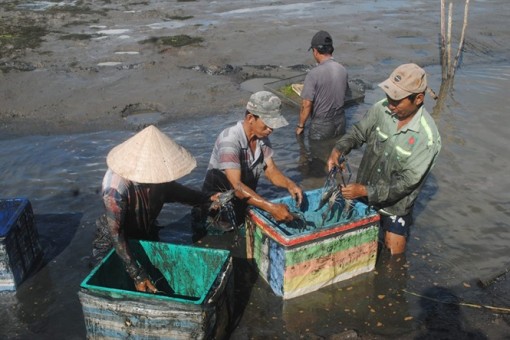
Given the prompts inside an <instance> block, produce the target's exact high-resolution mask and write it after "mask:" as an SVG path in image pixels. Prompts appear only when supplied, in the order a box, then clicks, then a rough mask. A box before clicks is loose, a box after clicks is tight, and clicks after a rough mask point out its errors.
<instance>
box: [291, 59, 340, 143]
mask: <svg viewBox="0 0 510 340" xmlns="http://www.w3.org/2000/svg"><path fill="white" fill-rule="evenodd" d="M347 88H348V85H347V70H346V69H345V67H343V66H342V65H341V64H339V63H337V62H336V61H335V60H334V59H333V58H331V59H328V60H325V61H323V62H322V63H320V64H319V65H317V66H316V67H314V68H313V69H312V70H310V72H308V74H307V75H306V77H305V83H304V87H303V91H302V92H301V98H303V99H306V100H310V101H311V102H313V105H312V112H311V115H310V118H311V124H310V131H309V134H310V135H309V136H310V138H311V139H314V140H320V139H327V138H333V137H338V136H340V135H342V134H344V133H345V125H346V123H345V114H344V110H343V106H344V100H345V93H346V91H347Z"/></svg>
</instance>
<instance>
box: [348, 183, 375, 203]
mask: <svg viewBox="0 0 510 340" xmlns="http://www.w3.org/2000/svg"><path fill="white" fill-rule="evenodd" d="M341 190H342V196H343V197H344V198H346V199H348V200H353V199H355V198H359V197H364V196H368V192H367V188H366V186H364V185H363V184H359V183H352V184H347V185H346V186H345V187H342V189H341Z"/></svg>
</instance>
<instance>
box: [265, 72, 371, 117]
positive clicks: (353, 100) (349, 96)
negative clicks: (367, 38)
mask: <svg viewBox="0 0 510 340" xmlns="http://www.w3.org/2000/svg"><path fill="white" fill-rule="evenodd" d="M305 77H306V73H303V74H300V75H297V76H294V77H290V78H285V79H281V80H276V81H273V82H270V83H266V84H264V89H265V90H267V91H270V92H273V93H274V94H276V95H277V96H278V97H280V99H281V100H282V101H283V102H285V103H287V104H289V105H291V106H294V107H296V108H300V107H301V97H300V90H301V89H302V84H303V82H304V81H305ZM348 84H349V88H348V89H347V92H346V94H345V100H344V108H347V107H350V106H353V105H356V104H360V103H363V101H364V100H365V83H364V82H363V81H362V80H361V79H349V81H348ZM293 85H294V86H293Z"/></svg>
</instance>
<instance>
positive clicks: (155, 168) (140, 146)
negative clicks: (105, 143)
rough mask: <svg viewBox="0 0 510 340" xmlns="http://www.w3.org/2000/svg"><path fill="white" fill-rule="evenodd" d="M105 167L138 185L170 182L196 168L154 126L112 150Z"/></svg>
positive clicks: (173, 143) (178, 146) (193, 163)
mask: <svg viewBox="0 0 510 340" xmlns="http://www.w3.org/2000/svg"><path fill="white" fill-rule="evenodd" d="M106 163H107V164H108V167H109V168H110V169H111V170H112V171H113V172H115V173H116V174H118V175H120V176H122V177H124V178H126V179H128V180H130V181H134V182H138V183H165V182H171V181H174V180H176V179H179V178H181V177H183V176H185V175H187V174H189V173H190V172H191V170H193V169H194V168H195V167H196V166H197V162H196V160H195V158H194V157H193V156H192V155H191V154H190V153H189V152H188V151H187V150H186V149H184V148H183V147H182V146H180V145H179V144H177V143H175V142H174V141H173V140H172V139H171V138H170V137H168V136H167V135H165V134H164V133H163V132H161V131H159V130H158V128H156V127H155V126H154V125H150V126H148V127H146V128H145V129H143V130H142V131H140V132H138V133H137V134H136V135H134V136H133V137H131V138H129V139H128V140H126V141H125V142H124V143H122V144H119V145H117V146H116V147H114V148H113V149H112V150H111V151H110V153H109V154H108V157H107V158H106Z"/></svg>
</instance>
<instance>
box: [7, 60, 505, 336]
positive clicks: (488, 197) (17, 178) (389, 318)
mask: <svg viewBox="0 0 510 340" xmlns="http://www.w3.org/2000/svg"><path fill="white" fill-rule="evenodd" d="M439 71H440V70H439V69H429V73H430V74H431V76H430V78H431V80H430V81H431V83H432V84H433V87H435V88H438V86H435V85H434V83H436V84H437V83H438V81H439V78H440V72H439ZM509 80H510V66H509V65H495V66H494V65H493V66H477V67H469V68H465V69H461V70H459V71H458V73H457V75H456V85H455V91H454V93H453V96H454V98H455V100H449V101H448V103H447V106H446V109H445V110H444V112H441V114H440V115H439V116H438V117H437V120H438V121H437V124H438V126H439V129H440V132H441V134H442V137H443V149H442V153H441V155H440V157H439V160H438V163H437V165H436V168H435V169H434V171H433V173H432V175H431V177H430V178H429V180H428V181H427V183H426V185H425V187H424V190H423V192H422V195H421V196H420V198H419V201H418V202H417V206H416V210H415V211H416V221H415V226H414V229H413V231H412V235H411V240H410V242H409V248H408V251H407V253H406V255H407V259H406V260H402V259H401V262H397V263H390V260H389V259H385V258H384V257H381V259H380V260H379V262H378V264H377V267H376V270H375V271H374V272H372V273H369V274H366V275H362V276H360V277H357V278H354V279H352V280H348V281H346V282H342V283H339V284H336V285H332V286H330V287H326V288H324V289H321V290H319V291H317V292H314V293H311V294H307V295H306V296H304V297H299V298H296V299H292V300H289V301H285V302H283V301H281V300H280V299H279V298H277V297H275V296H274V294H273V293H272V292H271V289H270V288H269V287H268V286H267V284H265V283H264V282H262V281H261V280H260V279H259V280H255V282H254V287H253V290H252V292H251V297H250V301H249V302H246V304H245V307H246V309H245V310H244V314H243V316H242V318H241V320H240V322H239V324H238V326H237V328H236V330H235V331H234V337H235V336H239V337H243V336H247V337H253V336H263V335H269V336H279V335H281V336H289V335H292V336H293V335H302V334H306V333H313V334H316V335H320V336H329V335H331V334H338V333H341V332H343V331H344V330H346V329H357V330H358V331H359V332H360V333H363V332H371V333H376V334H384V335H403V334H405V333H406V332H408V331H410V330H412V329H415V330H416V329H418V328H419V327H420V326H421V323H420V322H419V321H417V320H418V316H419V315H420V313H422V311H421V306H420V301H418V299H416V298H413V297H412V296H410V295H406V294H405V293H404V292H403V289H405V290H407V291H413V292H417V293H420V292H424V291H427V290H430V288H431V287H434V286H443V287H450V288H449V289H450V290H452V291H453V293H455V294H456V295H458V296H460V297H461V298H463V299H464V300H470V299H476V298H477V296H478V294H479V292H478V291H477V290H476V287H475V285H474V284H473V282H474V281H475V280H477V279H484V278H487V277H490V276H492V275H494V274H495V273H499V272H501V270H502V268H505V267H506V266H508V262H507V261H508V260H507V253H508V244H509V241H510V234H509V232H508V230H509V228H508V227H509V222H508V221H509V218H510V199H509V198H508V188H509V187H510V183H509V182H510V178H509V177H508V175H507V174H506V173H507V170H506V168H507V167H508V166H509V162H510V151H509V149H508V147H507V144H508V141H509V140H510V132H509V131H508V128H507V127H508V126H509V123H510V117H509V116H508V113H507V112H506V102H507V100H506V96H507V93H506V87H507V86H506V85H507V84H508V82H509ZM381 96H382V93H381V92H380V91H379V90H374V91H371V92H370V91H369V92H367V96H366V98H365V100H366V103H365V104H363V105H360V106H358V107H353V108H351V109H350V110H349V112H348V113H347V114H348V116H349V124H348V125H350V124H352V122H353V121H355V120H357V119H359V118H360V117H361V115H362V114H363V113H364V112H365V111H366V109H367V108H368V107H369V106H370V104H372V103H373V102H375V101H376V100H377V99H379V98H381ZM427 108H428V109H429V111H430V112H431V111H432V100H431V99H430V98H427ZM242 114H243V110H242V108H240V109H239V111H238V112H231V113H228V114H219V115H215V116H213V115H211V116H208V117H204V118H194V119H193V121H191V120H181V121H174V122H172V124H171V125H168V126H160V127H161V129H162V130H163V131H164V132H165V133H167V134H168V135H169V136H171V137H172V138H174V139H175V140H176V141H177V142H178V143H180V144H181V145H183V146H184V147H185V148H187V149H188V150H189V151H190V152H191V153H192V154H193V155H194V156H195V157H196V159H197V163H198V166H197V168H196V169H195V170H194V171H193V172H192V173H191V174H190V175H188V176H186V177H184V178H183V179H182V180H180V182H181V183H183V184H186V185H189V186H191V187H194V188H197V189H198V188H200V187H201V184H202V179H203V177H204V175H205V170H206V167H207V163H208V160H209V156H210V152H211V149H212V145H213V143H214V140H215V138H216V135H217V134H218V133H219V132H220V131H221V130H222V129H223V128H225V127H227V126H230V125H232V124H234V122H235V121H236V120H237V119H241V118H242ZM284 114H285V116H286V117H287V120H288V121H289V122H290V128H287V129H285V128H283V129H279V130H276V131H275V132H274V134H273V136H272V137H271V140H272V142H273V145H274V147H275V150H276V154H275V159H276V163H277V164H278V165H279V166H280V168H281V169H282V170H283V171H284V172H285V173H286V174H287V175H288V176H290V177H291V178H292V179H294V180H295V181H297V182H298V183H301V185H302V186H303V187H304V188H305V189H312V188H319V187H321V186H322V185H323V184H324V180H325V176H326V173H325V168H324V167H325V163H324V159H325V157H326V155H327V153H328V152H329V148H330V147H331V146H330V145H327V146H323V147H321V146H320V145H319V147H318V148H317V150H318V151H317V152H316V151H314V147H313V146H312V145H309V143H308V141H307V139H306V138H305V139H299V138H298V139H296V137H295V135H294V129H293V128H292V126H294V125H295V124H294V123H295V122H296V121H297V115H298V110H297V109H295V108H292V109H291V108H289V107H286V108H285V112H284ZM133 133H134V131H121V132H119V131H103V132H97V133H88V134H78V135H69V136H66V135H63V136H29V137H24V138H19V139H14V140H2V141H0V159H1V160H2V162H1V164H0V175H1V179H0V181H1V186H0V187H1V195H2V196H3V197H8V198H10V197H27V198H29V199H30V201H31V202H32V205H33V209H34V213H35V214H36V215H38V214H39V215H48V216H49V215H51V216H58V215H56V214H67V215H62V216H82V219H81V226H80V227H78V228H76V233H75V236H74V239H72V240H71V241H69V240H67V241H66V242H69V245H68V246H67V248H66V249H64V250H59V253H58V254H55V255H56V257H55V259H53V260H52V261H51V262H50V263H49V264H48V265H47V266H46V267H45V268H44V269H43V270H41V272H40V273H38V274H37V276H36V277H34V278H32V279H30V280H28V281H27V282H25V283H24V284H23V285H22V287H21V289H20V290H19V291H18V293H17V297H14V296H13V295H9V297H8V298H5V299H2V304H3V305H4V306H2V307H4V308H2V310H3V312H1V313H2V314H0V323H1V324H6V323H8V324H9V327H8V328H7V331H8V332H13V333H12V334H22V335H23V334H24V335H27V334H32V335H33V334H41V333H43V334H49V333H50V332H53V331H57V332H58V331H59V330H60V332H61V334H66V333H62V332H64V331H65V332H73V333H74V334H79V335H80V336H81V337H83V336H84V332H85V330H84V326H83V321H82V314H81V308H80V305H79V302H78V300H77V298H76V291H77V289H78V288H77V287H78V286H79V283H80V282H81V280H82V279H83V277H84V274H85V273H87V272H88V270H89V269H88V268H87V266H86V263H87V262H86V261H85V260H84V261H81V260H80V257H84V256H86V254H88V252H89V249H90V242H91V240H92V234H93V232H94V225H93V224H94V220H95V218H96V217H97V216H98V215H99V213H100V211H101V201H100V193H99V190H100V184H101V179H102V176H103V174H104V171H105V170H106V164H105V157H106V154H107V153H108V151H109V150H110V149H111V148H112V147H113V146H115V145H117V144H118V143H120V142H122V141H124V140H125V139H127V138H128V137H130V136H131V135H132V134H133ZM325 150H326V151H327V152H326V151H325ZM360 155H361V154H360V153H359V152H354V153H353V154H351V155H350V157H349V161H350V164H351V166H352V170H353V172H354V173H356V170H357V165H358V164H359V160H360ZM259 187H260V190H259V192H260V193H261V194H263V195H264V196H267V197H271V198H276V197H282V196H285V195H287V194H288V193H286V192H285V191H282V190H278V189H274V188H272V187H271V186H270V185H269V184H268V182H267V181H265V180H262V181H261V183H260V186H259ZM77 214H79V215H77ZM188 217H189V209H188V208H185V209H182V208H180V207H179V206H178V205H171V206H169V207H167V208H165V209H164V210H163V213H162V216H161V219H160V222H161V223H162V224H163V225H167V227H166V228H165V229H164V230H163V233H162V235H163V238H165V239H166V240H169V241H173V242H182V243H189V242H191V238H190V230H189V227H188V225H189V224H188V223H187V221H188ZM41 221H42V222H41V225H39V226H38V227H39V228H44V226H45V224H44V219H41ZM179 221H180V222H179ZM177 222H179V223H177ZM73 223H76V222H73ZM51 230H58V228H57V229H55V228H53V229H52V228H49V229H48V230H44V229H43V230H41V234H42V235H43V237H44V238H45V239H47V240H51V239H52V236H55V239H57V237H56V236H57V235H52V234H51V233H52V231H51ZM54 246H55V245H54ZM55 247H56V246H55ZM240 252H241V253H242V250H240ZM76 257H78V258H76ZM394 261H396V260H394ZM55 281H57V283H56V282H55ZM60 282H64V283H65V287H64V286H62V285H61V284H60ZM41 287H44V289H43V290H41ZM467 287H470V288H467ZM45 296H46V297H48V298H44V297H45ZM27 297H30V298H27ZM33 301H36V302H37V303H38V309H36V310H35V311H34V313H32V314H31V313H29V312H28V311H29V310H31V308H33V306H32V303H33ZM63 301H66V302H65V303H64V302H63ZM62 304H63V305H64V306H65V308H62ZM5 310H10V311H11V312H5ZM12 311H15V312H12ZM395 313H397V314H395ZM63 320H72V321H70V322H67V324H66V325H62V321H63ZM43 324H44V325H45V326H43ZM426 326H427V325H426ZM26 329H28V330H26ZM62 329H63V330H62ZM27 332H28V333H27ZM46 332H48V333H46ZM67 334H70V333H67Z"/></svg>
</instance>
